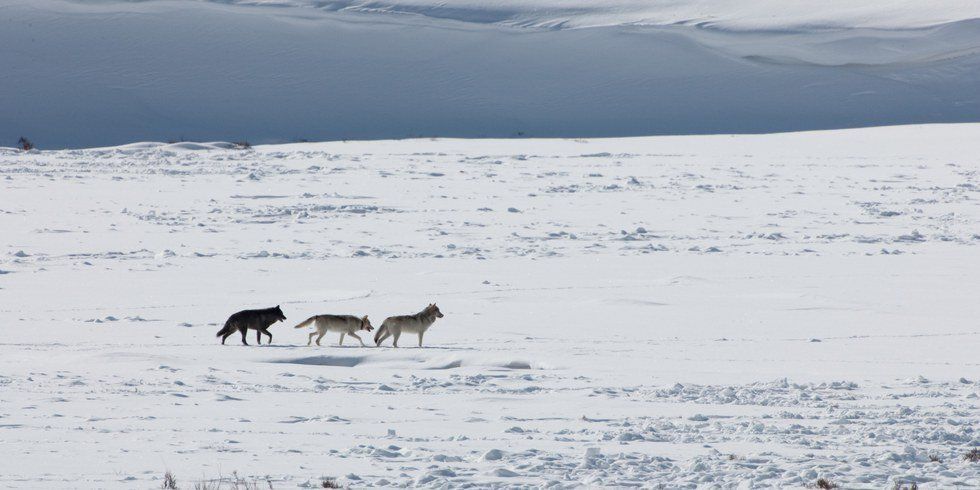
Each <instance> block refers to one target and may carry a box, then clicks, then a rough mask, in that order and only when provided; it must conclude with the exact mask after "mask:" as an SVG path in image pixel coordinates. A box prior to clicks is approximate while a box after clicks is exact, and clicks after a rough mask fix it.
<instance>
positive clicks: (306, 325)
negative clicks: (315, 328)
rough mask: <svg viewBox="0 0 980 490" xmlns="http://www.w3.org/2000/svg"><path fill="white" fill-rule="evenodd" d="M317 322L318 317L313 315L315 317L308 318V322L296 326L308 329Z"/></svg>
mask: <svg viewBox="0 0 980 490" xmlns="http://www.w3.org/2000/svg"><path fill="white" fill-rule="evenodd" d="M315 321H316V315H313V316H311V317H309V318H307V319H306V321H304V322H303V323H300V324H299V325H296V328H303V327H308V326H310V325H311V324H313V322H315Z"/></svg>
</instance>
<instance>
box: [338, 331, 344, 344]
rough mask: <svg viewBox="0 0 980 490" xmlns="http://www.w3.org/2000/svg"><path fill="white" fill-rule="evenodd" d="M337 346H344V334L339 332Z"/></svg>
mask: <svg viewBox="0 0 980 490" xmlns="http://www.w3.org/2000/svg"><path fill="white" fill-rule="evenodd" d="M339 345H344V332H340V344H339Z"/></svg>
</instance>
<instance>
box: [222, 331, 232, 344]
mask: <svg viewBox="0 0 980 490" xmlns="http://www.w3.org/2000/svg"><path fill="white" fill-rule="evenodd" d="M232 333H234V331H232V332H228V333H226V334H224V335H222V336H221V345H225V339H227V338H228V336H229V335H231V334H232Z"/></svg>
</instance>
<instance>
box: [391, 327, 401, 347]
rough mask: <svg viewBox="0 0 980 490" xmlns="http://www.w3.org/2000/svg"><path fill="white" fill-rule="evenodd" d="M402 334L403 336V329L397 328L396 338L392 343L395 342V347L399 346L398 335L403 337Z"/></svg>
mask: <svg viewBox="0 0 980 490" xmlns="http://www.w3.org/2000/svg"><path fill="white" fill-rule="evenodd" d="M401 336H402V331H401V329H399V330H395V340H394V341H393V342H392V344H394V346H395V347H398V337H401Z"/></svg>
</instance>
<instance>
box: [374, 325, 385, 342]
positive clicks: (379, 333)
mask: <svg viewBox="0 0 980 490" xmlns="http://www.w3.org/2000/svg"><path fill="white" fill-rule="evenodd" d="M387 332H388V326H387V325H385V324H383V323H382V324H381V326H380V327H378V331H377V332H374V345H381V336H382V335H384V334H385V333H387Z"/></svg>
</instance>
